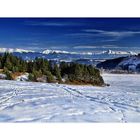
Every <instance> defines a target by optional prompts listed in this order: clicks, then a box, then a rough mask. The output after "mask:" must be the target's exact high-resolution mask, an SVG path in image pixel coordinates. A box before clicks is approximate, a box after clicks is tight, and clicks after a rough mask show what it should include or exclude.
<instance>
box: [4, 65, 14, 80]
mask: <svg viewBox="0 0 140 140" xmlns="http://www.w3.org/2000/svg"><path fill="white" fill-rule="evenodd" d="M3 72H4V74H5V75H6V79H7V80H13V78H12V76H11V73H10V72H9V71H8V69H7V68H6V67H4V70H3Z"/></svg>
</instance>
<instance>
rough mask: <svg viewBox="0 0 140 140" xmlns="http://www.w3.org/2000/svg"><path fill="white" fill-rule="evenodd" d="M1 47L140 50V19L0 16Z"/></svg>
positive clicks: (38, 49)
mask: <svg viewBox="0 0 140 140" xmlns="http://www.w3.org/2000/svg"><path fill="white" fill-rule="evenodd" d="M0 47H6V48H23V49H32V50H37V51H41V50H45V49H55V50H65V51H97V50H108V49H112V50H127V51H139V52H140V18H0Z"/></svg>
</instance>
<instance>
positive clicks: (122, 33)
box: [84, 29, 140, 38]
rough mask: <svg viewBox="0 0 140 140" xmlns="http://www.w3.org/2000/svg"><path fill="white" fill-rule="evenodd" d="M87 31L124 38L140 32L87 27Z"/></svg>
mask: <svg viewBox="0 0 140 140" xmlns="http://www.w3.org/2000/svg"><path fill="white" fill-rule="evenodd" d="M84 31H85V32H87V33H94V34H97V35H104V36H109V37H116V38H123V37H129V36H134V35H137V34H140V31H105V30H97V29H86V30H84Z"/></svg>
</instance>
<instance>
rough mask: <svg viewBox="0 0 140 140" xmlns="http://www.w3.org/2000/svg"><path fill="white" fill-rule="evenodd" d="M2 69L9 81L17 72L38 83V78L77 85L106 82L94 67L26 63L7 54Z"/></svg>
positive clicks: (37, 61)
mask: <svg viewBox="0 0 140 140" xmlns="http://www.w3.org/2000/svg"><path fill="white" fill-rule="evenodd" d="M0 68H1V69H4V73H5V74H6V75H7V79H12V77H11V74H12V73H15V72H28V73H29V81H38V78H41V77H46V81H47V82H59V83H61V82H62V78H63V79H64V80H63V81H65V82H66V83H67V82H69V83H73V84H74V83H76V84H92V85H102V84H104V81H103V79H102V77H101V76H100V71H99V70H98V69H96V68H94V67H93V66H91V65H90V66H87V65H82V64H77V63H66V62H61V63H60V64H59V65H57V64H54V63H53V62H51V61H48V60H45V59H43V58H36V59H35V60H34V61H29V62H27V61H24V60H22V59H21V58H18V57H16V56H13V55H12V54H9V53H5V54H3V55H2V56H0Z"/></svg>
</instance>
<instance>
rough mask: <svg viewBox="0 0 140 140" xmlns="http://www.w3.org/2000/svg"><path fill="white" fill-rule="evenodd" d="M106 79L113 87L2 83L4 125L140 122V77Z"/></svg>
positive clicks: (0, 103) (1, 118) (0, 97)
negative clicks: (5, 123)
mask: <svg viewBox="0 0 140 140" xmlns="http://www.w3.org/2000/svg"><path fill="white" fill-rule="evenodd" d="M103 77H104V79H105V81H106V83H109V84H110V86H109V87H93V86H73V85H60V84H47V83H32V82H18V81H8V80H7V81H6V80H0V122H140V86H139V83H140V75H124V74H123V75H120V74H103Z"/></svg>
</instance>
